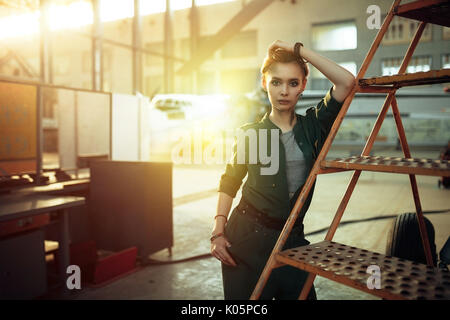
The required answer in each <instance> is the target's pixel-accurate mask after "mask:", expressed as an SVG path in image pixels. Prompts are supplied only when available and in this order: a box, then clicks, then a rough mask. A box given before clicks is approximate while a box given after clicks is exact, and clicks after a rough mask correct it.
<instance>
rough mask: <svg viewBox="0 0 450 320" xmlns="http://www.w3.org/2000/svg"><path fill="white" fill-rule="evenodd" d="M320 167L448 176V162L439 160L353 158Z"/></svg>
mask: <svg viewBox="0 0 450 320" xmlns="http://www.w3.org/2000/svg"><path fill="white" fill-rule="evenodd" d="M321 167H323V168H340V169H352V170H367V171H378V172H390V173H404V174H419V175H426V176H438V177H448V176H450V161H448V160H439V159H438V160H433V159H417V158H399V157H381V156H376V157H374V156H354V157H349V158H344V159H342V158H339V159H334V160H324V161H322V162H321Z"/></svg>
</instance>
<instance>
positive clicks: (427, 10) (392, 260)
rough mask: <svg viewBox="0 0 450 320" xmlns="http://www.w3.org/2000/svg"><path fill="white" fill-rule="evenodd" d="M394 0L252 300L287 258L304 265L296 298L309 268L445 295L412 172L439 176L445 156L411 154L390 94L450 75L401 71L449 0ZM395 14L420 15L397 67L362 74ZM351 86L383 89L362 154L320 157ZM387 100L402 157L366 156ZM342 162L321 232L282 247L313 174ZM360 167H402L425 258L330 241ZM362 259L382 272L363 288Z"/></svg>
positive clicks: (350, 281) (403, 293)
mask: <svg viewBox="0 0 450 320" xmlns="http://www.w3.org/2000/svg"><path fill="white" fill-rule="evenodd" d="M400 2H401V0H395V1H394V3H393V4H392V7H391V9H390V10H389V13H388V15H387V16H386V18H385V20H384V22H383V25H382V27H381V29H380V30H379V32H378V34H377V36H376V37H375V40H374V41H373V43H372V46H371V48H370V50H369V52H368V54H367V56H366V57H365V59H364V62H363V64H362V66H361V69H360V70H359V73H358V75H357V76H356V81H357V84H356V85H355V87H354V88H353V90H352V91H351V92H350V94H349V95H348V97H347V98H346V99H345V101H344V103H343V106H342V108H341V111H340V112H339V114H338V116H337V118H336V120H335V122H334V124H333V126H332V128H331V130H330V133H329V135H328V138H327V140H326V141H325V143H324V145H323V147H322V150H321V152H320V154H319V156H318V157H317V160H316V162H315V164H314V166H313V168H312V170H311V172H310V174H309V176H308V179H307V180H306V183H305V185H304V186H303V189H302V191H301V193H300V195H299V197H298V199H297V202H296V203H295V206H294V208H293V209H292V211H291V213H290V215H289V218H288V219H287V221H286V224H285V226H284V228H283V230H282V231H281V234H280V236H279V238H278V241H277V243H276V244H275V246H274V248H273V251H272V253H271V255H270V257H269V259H268V261H267V264H266V266H265V268H264V270H263V272H262V274H261V276H260V278H259V281H258V283H257V284H256V287H255V289H254V291H253V293H252V296H251V299H252V300H254V299H258V298H259V297H260V295H261V293H262V291H263V289H264V286H265V284H266V283H267V280H268V279H269V277H270V274H271V272H272V270H273V269H275V268H278V267H281V266H284V265H291V266H294V267H296V268H299V269H302V270H305V271H308V272H309V273H310V274H309V276H308V278H307V280H306V283H305V285H304V287H303V290H302V292H301V294H300V296H299V299H306V297H307V296H308V293H309V291H310V289H311V287H312V284H313V281H314V278H315V276H316V275H320V276H323V277H325V278H328V279H331V280H333V281H336V282H339V283H342V284H345V285H347V286H351V287H354V288H357V289H359V290H362V291H365V292H368V293H371V294H373V295H376V296H379V297H381V298H385V299H450V274H448V273H445V272H442V271H441V270H439V269H437V268H435V267H433V262H432V256H431V250H430V244H429V241H428V236H427V230H426V227H425V223H424V219H423V213H422V207H421V204H420V198H419V193H418V188H417V182H416V177H415V175H416V174H419V175H430V176H438V177H441V176H450V162H449V161H445V160H427V159H413V158H411V154H410V150H409V146H408V143H407V141H406V135H405V130H404V128H403V124H402V121H401V117H400V112H399V110H398V106H397V101H396V98H395V93H396V91H397V90H398V89H399V88H400V87H404V86H414V85H421V84H434V83H445V82H450V70H449V69H443V70H432V71H428V72H418V73H412V74H405V71H406V68H407V66H408V63H409V61H410V60H411V57H412V55H413V53H414V50H415V48H416V46H417V44H418V42H419V40H420V37H421V35H422V33H423V31H424V29H425V26H426V24H427V23H434V24H439V25H443V26H446V27H450V2H449V1H448V0H420V1H414V2H410V3H407V4H403V5H400ZM395 15H398V16H402V17H406V18H410V19H415V20H419V21H421V22H420V24H419V27H418V28H417V30H416V33H415V35H414V37H413V39H412V41H411V43H410V46H409V48H408V50H407V52H406V54H405V56H404V58H403V61H402V63H401V66H400V69H399V71H398V74H397V75H394V76H384V77H376V78H371V79H363V77H364V74H365V73H366V71H367V68H368V67H369V64H370V63H371V61H372V58H373V56H374V55H375V52H376V50H377V49H378V47H379V45H380V43H381V40H382V39H383V36H384V34H385V33H386V31H387V29H388V27H389V24H390V23H391V21H392V19H393V18H394V16H395ZM356 93H381V94H383V93H384V94H387V96H386V99H385V101H384V104H383V107H382V109H381V111H380V113H379V114H378V118H377V120H376V122H375V124H374V126H373V128H372V131H371V133H370V136H369V138H368V139H367V141H366V145H365V146H364V149H363V151H362V153H361V156H358V157H350V158H347V159H336V160H333V161H327V160H325V157H326V155H327V153H328V151H329V149H330V147H331V144H332V142H333V140H334V138H335V136H336V133H337V131H338V129H339V127H340V125H341V123H342V121H343V119H344V116H345V114H346V113H347V110H348V108H349V106H350V103H351V101H352V100H353V97H354V96H355V94H356ZM389 106H391V107H392V112H393V115H394V119H395V123H396V126H397V131H398V134H399V138H400V144H401V147H402V150H403V153H404V156H405V158H391V157H371V156H369V154H370V151H371V149H372V146H373V144H374V141H375V138H376V136H377V134H378V132H379V130H380V128H381V125H382V123H383V121H384V119H385V116H386V113H387V111H388V109H389ZM346 170H354V173H353V176H352V179H351V181H350V183H349V185H348V187H347V191H346V193H345V195H344V197H343V199H342V201H341V203H340V205H339V207H338V209H337V211H336V214H335V217H334V219H333V222H332V224H331V226H330V228H329V230H328V233H327V235H326V237H325V240H324V241H322V242H319V243H316V244H311V245H308V246H303V247H298V248H293V249H288V250H284V251H282V248H283V246H284V244H285V242H286V239H287V238H288V236H289V234H290V232H291V230H292V228H293V226H294V223H295V221H296V219H297V217H298V214H299V212H300V210H301V208H302V206H303V205H304V203H305V201H306V199H307V197H308V194H309V192H310V190H311V187H312V185H313V184H314V182H315V180H316V178H317V175H318V174H325V173H334V172H342V171H346ZM362 170H367V171H377V172H388V173H403V174H408V175H409V179H410V183H411V188H412V193H413V198H414V204H415V207H416V213H417V219H418V222H419V229H420V234H421V238H422V243H423V247H424V250H425V255H426V259H427V264H428V265H423V264H419V263H416V262H412V261H408V260H404V259H399V258H396V257H391V256H384V255H382V254H379V253H376V252H370V251H367V250H364V249H359V248H355V247H350V246H347V245H344V244H339V243H336V242H333V241H332V239H333V236H334V234H335V232H336V229H337V227H338V225H339V223H340V221H341V218H342V215H343V213H344V210H345V208H346V206H347V204H348V202H349V200H350V197H351V195H352V193H353V190H354V188H355V185H356V183H357V181H358V179H359V176H360V174H361V171H362ZM369 265H377V266H379V267H380V272H381V274H380V277H381V279H383V281H382V283H381V288H380V289H376V290H372V289H369V287H368V285H367V279H368V274H367V273H366V271H367V267H368V266H369Z"/></svg>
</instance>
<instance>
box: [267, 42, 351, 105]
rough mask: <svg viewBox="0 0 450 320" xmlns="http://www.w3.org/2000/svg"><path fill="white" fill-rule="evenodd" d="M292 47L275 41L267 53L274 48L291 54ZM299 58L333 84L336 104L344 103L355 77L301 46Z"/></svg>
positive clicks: (293, 44)
mask: <svg viewBox="0 0 450 320" xmlns="http://www.w3.org/2000/svg"><path fill="white" fill-rule="evenodd" d="M294 46H295V43H287V42H284V41H280V40H277V41H275V42H274V43H272V44H271V45H270V47H269V51H271V50H275V49H276V48H282V49H284V50H287V51H291V52H293V51H294ZM300 56H301V57H302V58H303V59H305V60H307V61H308V62H309V63H311V64H312V65H313V66H314V67H316V68H317V69H318V70H319V71H320V72H322V73H323V74H324V75H325V77H327V78H328V80H330V81H331V82H332V83H333V84H334V86H333V93H332V95H333V98H334V99H336V101H338V102H342V101H344V100H345V98H346V97H347V95H348V94H349V93H350V91H351V90H352V88H353V86H354V85H355V77H354V76H353V74H351V73H350V72H349V71H348V70H346V69H345V68H343V67H341V66H340V65H338V64H337V63H335V62H333V61H331V60H330V59H328V58H325V57H323V56H321V55H320V54H318V53H316V52H314V51H313V50H311V49H308V48H305V47H303V46H301V47H300Z"/></svg>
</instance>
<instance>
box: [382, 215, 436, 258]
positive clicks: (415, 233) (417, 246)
mask: <svg viewBox="0 0 450 320" xmlns="http://www.w3.org/2000/svg"><path fill="white" fill-rule="evenodd" d="M424 221H425V226H426V228H427V234H428V241H429V242H430V249H431V256H432V258H433V264H434V266H436V265H437V253H436V244H435V240H434V238H435V234H434V227H433V224H432V223H431V222H430V220H428V219H427V218H426V217H424ZM386 255H389V256H393V257H398V258H402V259H406V260H411V261H415V262H419V263H423V264H427V259H426V257H425V252H424V249H423V245H422V238H421V237H420V231H419V224H418V221H417V216H416V213H411V212H410V213H403V214H401V215H399V216H397V218H395V220H394V221H393V223H392V226H391V230H390V233H389V237H388V241H387V245H386Z"/></svg>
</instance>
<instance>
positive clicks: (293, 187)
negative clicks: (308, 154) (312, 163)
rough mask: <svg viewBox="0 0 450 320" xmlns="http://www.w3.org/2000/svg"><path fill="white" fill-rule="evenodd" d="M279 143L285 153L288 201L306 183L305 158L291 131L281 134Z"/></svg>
mask: <svg viewBox="0 0 450 320" xmlns="http://www.w3.org/2000/svg"><path fill="white" fill-rule="evenodd" d="M281 141H282V142H283V145H284V149H285V151H286V177H287V183H288V190H289V199H290V198H292V196H293V195H294V193H295V191H297V189H298V188H299V187H300V186H301V185H302V184H304V183H305V181H306V177H305V172H306V164H305V157H304V156H303V152H302V150H300V148H299V146H298V144H297V142H296V141H295V137H294V131H293V130H291V131H288V132H285V133H282V134H281Z"/></svg>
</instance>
